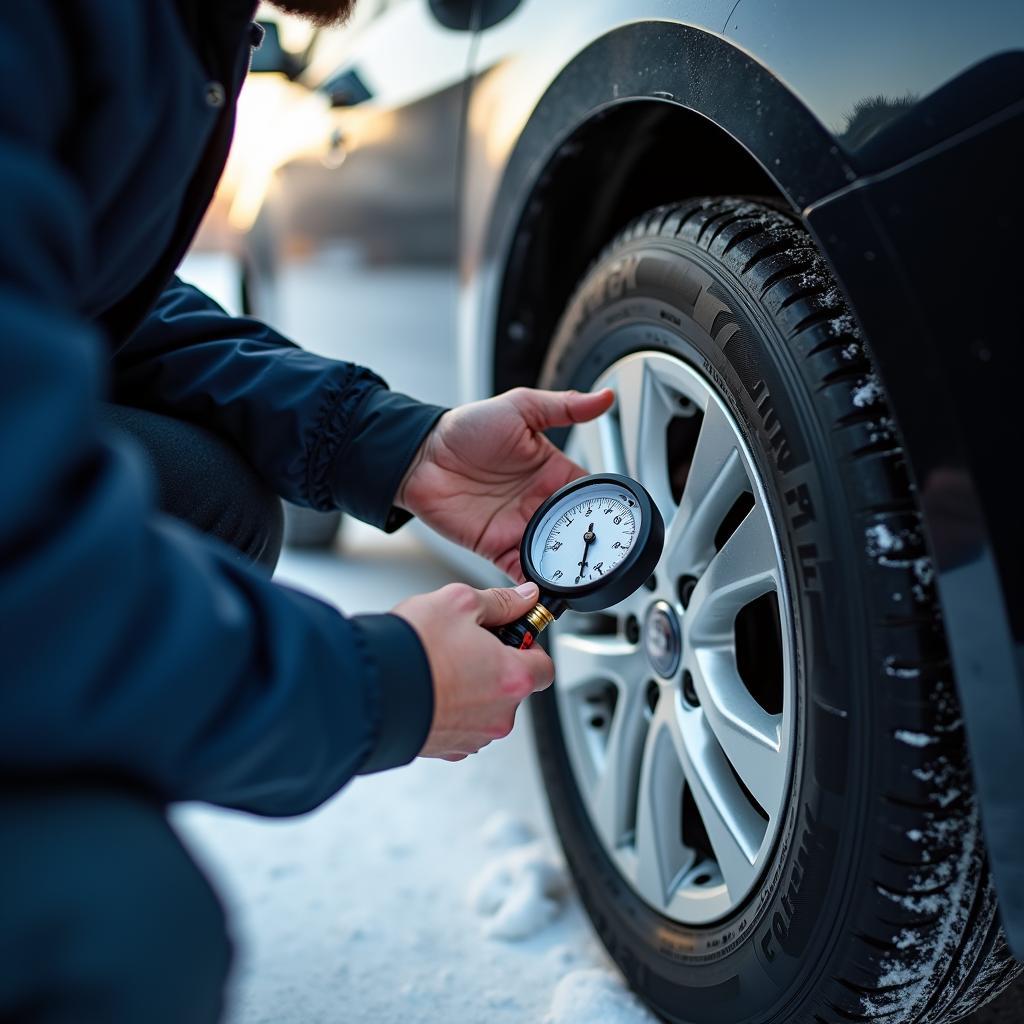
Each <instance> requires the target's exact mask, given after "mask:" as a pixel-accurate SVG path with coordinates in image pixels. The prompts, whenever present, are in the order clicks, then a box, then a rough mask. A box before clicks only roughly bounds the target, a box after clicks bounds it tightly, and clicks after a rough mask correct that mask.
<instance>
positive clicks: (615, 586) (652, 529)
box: [519, 473, 665, 612]
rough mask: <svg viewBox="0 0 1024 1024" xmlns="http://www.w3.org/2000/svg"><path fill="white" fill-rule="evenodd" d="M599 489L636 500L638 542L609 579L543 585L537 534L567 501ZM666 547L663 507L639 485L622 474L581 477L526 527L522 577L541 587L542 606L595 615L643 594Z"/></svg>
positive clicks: (521, 552)
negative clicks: (536, 561)
mask: <svg viewBox="0 0 1024 1024" xmlns="http://www.w3.org/2000/svg"><path fill="white" fill-rule="evenodd" d="M594 484H613V485H614V486H615V487H619V488H621V489H622V490H623V491H624V492H625V494H624V495H623V497H624V498H625V496H626V495H629V496H630V497H632V498H633V500H634V501H635V502H636V504H637V508H638V510H639V512H640V525H639V527H638V528H637V535H636V539H635V540H634V542H633V546H632V547H631V548H630V549H629V551H628V552H627V553H626V556H625V557H624V558H623V559H622V561H621V562H620V563H619V564H618V565H617V566H615V568H614V569H611V570H610V571H609V572H608V574H607V575H606V576H604V577H602V578H601V579H598V580H594V581H593V582H589V583H580V584H579V585H576V586H568V587H566V586H559V585H558V584H557V583H552V582H551V581H550V580H546V579H544V577H543V576H541V574H540V572H539V571H538V570H537V568H536V566H535V565H534V564H533V556H532V554H531V552H532V550H533V538H534V534H536V532H537V529H538V528H539V526H540V524H541V522H542V521H543V519H544V516H545V515H546V514H547V512H548V510H549V509H550V508H551V507H552V506H553V505H556V504H558V503H559V502H560V501H561V500H562V499H563V498H564V497H565V496H566V495H568V494H572V493H573V492H574V491H578V490H582V489H583V488H585V487H590V486H593V485H594ZM664 545H665V523H664V521H663V520H662V518H661V512H659V511H658V506H657V505H655V503H654V501H653V499H652V498H651V496H650V494H648V493H647V490H646V488H645V487H644V486H643V485H642V484H640V483H638V482H637V481H636V480H631V479H630V478H629V477H628V476H620V475H619V474H618V473H594V474H592V475H590V476H584V477H580V479H579V480H573V481H572V482H571V483H568V484H566V485H565V486H564V487H561V488H559V489H558V490H557V491H555V493H554V494H552V495H551V496H550V497H549V498H548V499H547V500H546V501H545V502H544V503H543V504H542V505H541V506H540V508H538V509H537V511H536V512H534V514H533V517H532V518H531V519H530V522H529V524H528V525H527V527H526V532H525V533H524V534H523V541H522V544H521V545H520V548H519V561H520V563H521V565H522V567H523V575H524V576H525V577H526V578H527V579H528V580H530V581H532V582H533V583H536V584H537V586H538V587H540V592H541V593H540V603H541V604H543V605H545V606H546V605H547V604H548V603H549V602H550V603H562V604H564V605H565V606H566V607H568V608H571V609H573V611H577V612H596V611H600V610H601V609H602V608H610V607H611V606H612V605H613V604H618V603H619V602H620V601H623V600H625V599H626V598H627V597H629V595H630V594H632V593H634V592H635V591H637V590H639V589H640V588H641V587H642V586H643V585H644V584H645V583H646V582H647V581H648V580H649V579H650V577H651V573H653V572H654V567H655V566H656V565H657V564H658V559H659V558H661V551H662V548H663V547H664ZM545 595H550V597H549V601H545ZM551 598H554V599H555V601H551V600H550V599H551Z"/></svg>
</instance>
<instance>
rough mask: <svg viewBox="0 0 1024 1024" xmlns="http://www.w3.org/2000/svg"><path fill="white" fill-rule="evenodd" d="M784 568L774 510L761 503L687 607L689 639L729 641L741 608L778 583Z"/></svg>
mask: <svg viewBox="0 0 1024 1024" xmlns="http://www.w3.org/2000/svg"><path fill="white" fill-rule="evenodd" d="M778 579H779V568H778V563H777V561H776V556H775V543H774V538H773V536H772V530H771V526H770V525H769V523H768V516H767V514H766V512H765V510H764V508H762V506H761V505H759V504H758V505H755V506H754V507H753V508H752V509H751V510H750V512H748V513H747V515H746V516H745V517H744V519H743V522H741V523H740V524H739V526H737V527H736V529H735V531H734V532H733V534H732V536H731V537H730V538H729V539H728V540H727V541H726V542H725V544H724V545H723V546H722V550H721V551H719V552H718V554H717V555H715V556H714V558H712V559H711V561H710V563H709V564H708V567H707V569H706V570H705V572H704V575H703V576H701V578H700V579H699V580H698V581H697V585H696V587H694V590H693V594H692V596H691V597H690V604H689V607H688V608H687V610H686V620H685V623H684V630H685V632H686V645H687V647H691V646H700V645H701V644H702V643H704V644H707V643H712V644H714V643H728V642H730V641H731V640H732V637H733V623H734V622H735V621H736V613H737V612H738V611H739V610H740V609H741V608H742V607H743V606H744V605H747V604H749V603H750V602H751V601H753V600H754V599H755V598H758V597H760V596H761V595H763V594H766V593H768V592H769V591H770V590H776V589H778Z"/></svg>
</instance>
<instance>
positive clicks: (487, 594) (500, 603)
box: [477, 583, 540, 626]
mask: <svg viewBox="0 0 1024 1024" xmlns="http://www.w3.org/2000/svg"><path fill="white" fill-rule="evenodd" d="M538 597H540V591H539V590H538V589H537V584H536V583H522V584H520V585H519V586H518V587H492V588H491V589H490V590H481V591H480V605H479V611H478V612H477V622H479V623H480V625H481V626H504V625H505V623H507V622H513V621H514V620H515V619H518V618H519V616H520V615H525V614H526V613H527V612H528V611H529V610H530V609H531V608H532V607H533V606H534V605H535V604H536V603H537V598H538Z"/></svg>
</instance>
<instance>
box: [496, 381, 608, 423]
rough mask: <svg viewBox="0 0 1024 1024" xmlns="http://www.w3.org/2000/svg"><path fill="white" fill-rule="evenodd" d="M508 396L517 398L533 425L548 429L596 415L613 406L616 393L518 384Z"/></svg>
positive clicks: (606, 390)
mask: <svg viewBox="0 0 1024 1024" xmlns="http://www.w3.org/2000/svg"><path fill="white" fill-rule="evenodd" d="M509 398H511V399H512V401H514V402H515V404H516V406H517V408H518V409H519V411H520V412H521V413H522V414H523V418H524V419H525V420H526V422H527V423H528V424H529V425H530V427H531V429H533V430H547V429H548V428H549V427H569V426H572V424H574V423H586V422H587V420H592V419H596V418H597V417H598V416H600V415H601V414H602V413H605V412H607V411H608V410H609V409H610V408H611V406H612V403H613V402H614V401H615V393H614V392H613V391H612V389H611V388H602V389H601V390H600V391H594V392H581V391H541V390H538V389H537V388H516V390H515V391H512V392H510V393H509Z"/></svg>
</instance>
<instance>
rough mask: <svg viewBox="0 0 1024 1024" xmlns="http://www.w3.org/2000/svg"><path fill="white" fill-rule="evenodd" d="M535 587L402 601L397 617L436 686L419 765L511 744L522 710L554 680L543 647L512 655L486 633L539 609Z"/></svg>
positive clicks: (458, 586)
mask: <svg viewBox="0 0 1024 1024" xmlns="http://www.w3.org/2000/svg"><path fill="white" fill-rule="evenodd" d="M537 597H538V591H537V587H536V585H535V584H533V583H524V584H523V585H522V586H520V587H517V588H512V587H506V588H501V589H497V588H496V589H492V590H475V589H474V588H473V587H470V586H467V585H466V584H464V583H451V584H449V585H448V586H447V587H442V588H441V589H440V590H435V591H434V592H433V593H432V594H420V595H418V596H417V597H411V598H409V599H408V600H407V601H403V602H402V603H401V604H400V605H398V607H397V608H395V614H396V615H399V616H401V617H402V618H403V619H405V620H406V621H407V622H408V623H409V624H410V625H411V626H412V627H413V629H415V630H416V633H417V635H418V636H419V638H420V642H421V643H422V644H423V647H424V650H425V651H426V652H427V660H428V661H429V662H430V671H431V674H432V675H433V679H434V720H433V723H432V724H431V727H430V733H429V735H428V736H427V742H426V744H425V745H424V747H423V749H422V750H421V751H420V756H421V757H441V758H444V759H445V760H446V761H461V760H462V759H463V758H464V757H466V756H467V755H468V754H475V753H476V752H477V751H478V750H479V749H480V748H481V747H485V746H487V744H488V743H490V742H491V740H495V739H500V738H501V737H503V736H507V735H508V734H509V733H510V732H511V731H512V726H513V724H514V723H515V716H516V708H517V707H518V706H519V704H520V702H521V701H523V700H524V699H525V698H526V697H528V696H529V695H530V694H531V693H533V692H534V691H535V690H543V689H544V688H545V687H546V686H549V685H550V683H551V680H552V679H553V678H554V672H555V670H554V666H553V665H552V664H551V659H550V658H549V657H548V655H547V653H546V652H545V651H544V650H542V649H541V648H539V647H534V648H531V649H530V650H526V651H518V650H515V649H513V648H511V647H506V646H505V645H504V644H503V643H502V642H501V641H500V640H499V639H498V638H497V637H496V636H494V634H493V633H491V632H490V630H489V629H487V628H485V627H488V626H501V625H504V624H505V623H507V622H513V621H514V620H515V619H518V618H519V616H520V615H524V614H525V613H526V612H528V611H529V610H530V609H531V608H532V607H533V606H534V605H535V604H536V603H537Z"/></svg>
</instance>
